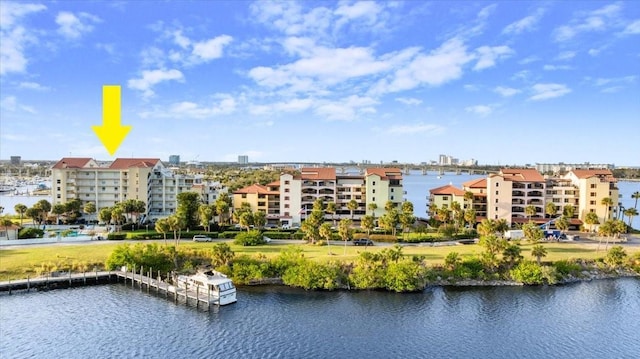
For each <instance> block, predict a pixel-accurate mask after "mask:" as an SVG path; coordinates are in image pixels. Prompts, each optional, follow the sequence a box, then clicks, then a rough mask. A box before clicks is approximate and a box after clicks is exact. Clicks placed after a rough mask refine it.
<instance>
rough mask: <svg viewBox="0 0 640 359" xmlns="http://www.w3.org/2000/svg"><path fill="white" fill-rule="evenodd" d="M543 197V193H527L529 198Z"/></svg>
mask: <svg viewBox="0 0 640 359" xmlns="http://www.w3.org/2000/svg"><path fill="white" fill-rule="evenodd" d="M542 195H543V193H542V191H531V192H529V193H527V196H529V197H542Z"/></svg>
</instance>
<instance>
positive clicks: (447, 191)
mask: <svg viewBox="0 0 640 359" xmlns="http://www.w3.org/2000/svg"><path fill="white" fill-rule="evenodd" d="M429 193H431V194H434V195H455V196H464V191H463V190H461V189H460V188H457V187H455V186H453V185H450V184H448V185H446V186H441V187H437V188H434V189H430V190H429Z"/></svg>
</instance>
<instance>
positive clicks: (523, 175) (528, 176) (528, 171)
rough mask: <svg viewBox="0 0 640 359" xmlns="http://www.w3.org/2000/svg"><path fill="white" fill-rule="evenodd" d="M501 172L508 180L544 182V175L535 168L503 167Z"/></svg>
mask: <svg viewBox="0 0 640 359" xmlns="http://www.w3.org/2000/svg"><path fill="white" fill-rule="evenodd" d="M500 174H501V175H502V177H504V179H505V180H508V181H515V182H544V177H542V175H541V174H540V172H538V170H536V169H535V168H503V169H501V170H500Z"/></svg>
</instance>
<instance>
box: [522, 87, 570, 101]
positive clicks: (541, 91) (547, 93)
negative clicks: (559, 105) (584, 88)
mask: <svg viewBox="0 0 640 359" xmlns="http://www.w3.org/2000/svg"><path fill="white" fill-rule="evenodd" d="M531 90H532V91H533V96H531V97H529V99H530V100H532V101H541V100H548V99H552V98H555V97H561V96H564V95H566V94H568V93H570V92H571V89H570V88H568V87H567V86H566V85H563V84H554V83H549V84H535V85H533V87H532V88H531Z"/></svg>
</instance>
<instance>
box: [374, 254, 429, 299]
mask: <svg viewBox="0 0 640 359" xmlns="http://www.w3.org/2000/svg"><path fill="white" fill-rule="evenodd" d="M425 273H426V270H425V268H424V267H423V266H421V265H420V264H419V263H416V262H413V261H401V262H398V263H390V264H389V265H388V266H387V270H386V272H385V276H384V283H385V288H386V289H387V290H393V291H395V292H415V291H418V290H422V289H424V287H425V285H426V280H425Z"/></svg>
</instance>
